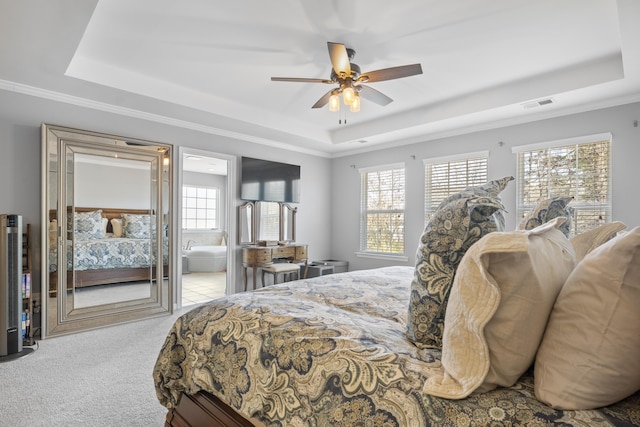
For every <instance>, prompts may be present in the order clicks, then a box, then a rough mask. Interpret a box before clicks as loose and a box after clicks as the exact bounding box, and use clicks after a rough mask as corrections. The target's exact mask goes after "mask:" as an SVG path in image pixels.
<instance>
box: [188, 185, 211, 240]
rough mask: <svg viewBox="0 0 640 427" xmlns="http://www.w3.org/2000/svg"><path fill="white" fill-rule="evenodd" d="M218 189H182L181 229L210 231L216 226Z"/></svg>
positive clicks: (190, 186) (193, 187)
mask: <svg viewBox="0 0 640 427" xmlns="http://www.w3.org/2000/svg"><path fill="white" fill-rule="evenodd" d="M218 191H219V190H218V188H215V187H199V186H192V185H185V186H183V187H182V228H183V229H198V228H205V229H211V228H216V227H217V226H218Z"/></svg>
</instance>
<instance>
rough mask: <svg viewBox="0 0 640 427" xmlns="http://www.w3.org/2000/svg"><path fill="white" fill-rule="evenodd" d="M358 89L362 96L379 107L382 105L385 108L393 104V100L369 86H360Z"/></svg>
mask: <svg viewBox="0 0 640 427" xmlns="http://www.w3.org/2000/svg"><path fill="white" fill-rule="evenodd" d="M356 87H357V88H358V93H359V94H360V96H362V97H363V98H366V99H368V100H369V101H372V102H375V103H376V104H378V105H382V106H383V107H384V106H385V105H387V104H389V103H391V102H393V99H391V98H389V97H388V96H387V95H385V94H384V93H382V92H380V91H377V90H375V89H373V88H371V87H369V86H365V85H358V86H356Z"/></svg>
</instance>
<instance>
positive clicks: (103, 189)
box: [42, 124, 173, 338]
mask: <svg viewBox="0 0 640 427" xmlns="http://www.w3.org/2000/svg"><path fill="white" fill-rule="evenodd" d="M42 146H43V156H42V158H43V215H42V219H43V227H42V228H43V236H42V248H43V249H42V250H43V256H42V260H43V261H42V271H43V274H42V277H43V285H42V302H43V309H44V315H43V317H42V335H43V338H45V337H50V336H56V335H62V334H68V333H71V332H77V331H81V330H86V329H93V328H97V327H102V326H107V325H112V324H117V323H123V322H128V321H132V320H137V319H142V318H147V317H151V316H158V315H162V314H169V313H171V311H172V307H173V303H172V300H171V298H172V295H173V292H172V268H171V263H170V260H171V259H172V254H171V248H172V233H171V227H170V226H169V225H170V224H171V223H172V195H171V188H172V173H171V172H172V167H171V159H172V146H171V145H169V144H163V143H156V142H151V141H143V140H138V139H131V138H124V137H120V136H114V135H106V134H100V133H96V132H90V131H83V130H78V129H71V128H65V127H61V126H54V125H47V124H44V125H43V126H42ZM44 224H48V226H44ZM47 272H48V273H47Z"/></svg>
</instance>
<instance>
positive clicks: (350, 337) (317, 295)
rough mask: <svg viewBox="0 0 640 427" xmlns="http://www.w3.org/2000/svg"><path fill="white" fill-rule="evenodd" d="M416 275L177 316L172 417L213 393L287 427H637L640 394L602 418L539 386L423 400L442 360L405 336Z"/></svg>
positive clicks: (252, 298)
mask: <svg viewBox="0 0 640 427" xmlns="http://www.w3.org/2000/svg"><path fill="white" fill-rule="evenodd" d="M413 272H414V269H413V268H412V267H386V268H381V269H375V270H367V271H353V272H348V273H341V274H333V275H326V276H320V277H316V278H313V279H308V280H300V281H294V282H287V283H284V284H280V285H275V286H270V287H267V288H262V289H259V290H257V291H253V292H245V293H239V294H235V295H231V296H228V297H225V298H221V299H218V300H214V301H212V302H210V303H208V304H205V305H202V306H199V307H197V308H195V309H193V310H192V311H190V312H188V313H187V314H185V315H183V316H181V317H180V318H178V319H177V320H176V322H175V324H174V326H173V328H172V329H171V330H170V331H169V333H168V336H167V338H166V341H165V343H164V346H163V347H162V349H161V351H160V354H159V356H158V359H157V361H156V365H155V368H154V371H153V378H154V381H155V387H156V393H157V396H158V399H159V400H160V402H161V403H162V404H163V405H164V406H166V407H167V408H172V407H174V406H175V405H176V404H177V402H178V400H179V399H180V396H181V394H182V393H186V394H195V393H197V392H198V391H201V390H204V391H207V392H210V393H212V394H214V395H216V396H217V397H219V398H220V399H222V400H223V401H224V402H226V403H227V404H228V405H230V406H231V407H233V408H234V409H235V410H236V411H237V412H239V413H240V414H242V415H243V416H244V417H246V418H247V419H249V420H251V421H252V422H254V423H255V424H260V425H261V424H264V425H279V426H337V425H341V426H355V425H363V426H365V425H366V426H470V425H472V426H481V425H496V426H509V425H512V426H515V425H527V426H529V425H540V426H542V425H550V424H553V425H564V426H585V425H589V426H614V425H617V426H623V425H624V426H628V425H639V424H640V394H638V393H637V394H635V395H634V396H632V397H630V398H628V399H626V400H625V401H622V402H619V403H618V404H616V405H612V406H611V407H607V408H603V409H600V410H597V411H557V410H554V409H552V408H550V407H548V406H546V405H544V404H542V403H540V402H539V401H537V400H536V398H535V396H534V393H533V379H532V377H531V376H530V375H525V376H524V377H523V378H521V379H520V381H518V382H517V383H516V384H515V385H514V386H513V387H510V388H498V389H496V390H493V391H491V392H488V393H484V394H472V395H471V396H470V397H468V398H466V399H463V400H446V399H441V398H437V397H433V396H430V395H427V394H424V393H423V392H422V386H423V384H424V382H425V379H426V378H428V377H429V375H430V374H431V372H433V369H434V367H437V366H438V365H439V363H440V361H439V360H440V352H439V351H437V350H429V349H418V348H417V347H415V346H414V345H413V344H412V343H411V342H410V341H409V340H408V339H407V338H406V336H405V333H406V332H405V331H406V324H405V318H406V315H407V307H408V299H409V289H410V284H411V279H412V278H413Z"/></svg>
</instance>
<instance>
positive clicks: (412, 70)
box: [358, 64, 422, 83]
mask: <svg viewBox="0 0 640 427" xmlns="http://www.w3.org/2000/svg"><path fill="white" fill-rule="evenodd" d="M416 74H422V66H421V65H420V64H411V65H401V66H399V67H391V68H384V69H382V70H375V71H369V72H366V73H362V74H361V75H360V77H358V81H360V82H368V83H371V82H381V81H383V80H393V79H401V78H403V77H409V76H415V75H416Z"/></svg>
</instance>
